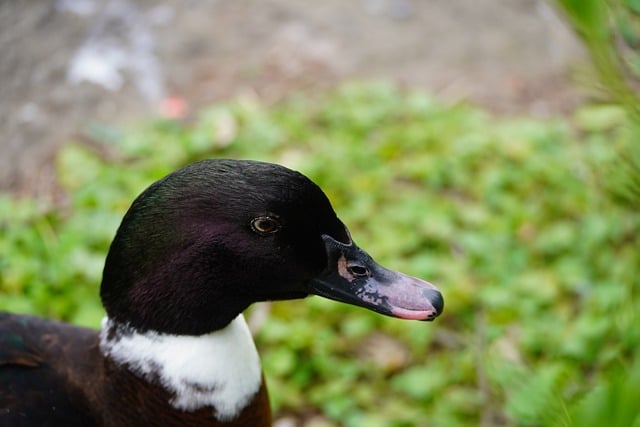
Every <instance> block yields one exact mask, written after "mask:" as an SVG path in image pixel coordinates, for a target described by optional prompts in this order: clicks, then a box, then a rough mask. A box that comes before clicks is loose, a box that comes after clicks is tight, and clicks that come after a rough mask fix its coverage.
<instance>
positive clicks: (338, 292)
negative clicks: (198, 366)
mask: <svg viewBox="0 0 640 427" xmlns="http://www.w3.org/2000/svg"><path fill="white" fill-rule="evenodd" d="M310 294H316V295H321V296H323V297H326V298H330V299H334V300H338V301H342V302H345V303H349V304H354V305H358V306H362V307H365V308H368V309H371V310H374V311H376V312H378V313H382V314H385V315H389V316H394V317H399V318H405V319H418V320H433V319H434V318H435V317H436V316H438V315H439V314H440V313H441V312H442V309H443V299H442V296H441V294H440V292H438V290H437V289H436V288H435V287H434V286H433V285H432V284H430V283H428V282H425V281H423V280H420V279H417V278H414V277H410V276H407V275H404V274H402V273H398V272H395V271H392V270H389V269H386V268H384V267H382V266H380V265H378V264H377V263H376V262H375V261H374V260H373V258H371V257H370V256H369V255H368V254H367V253H366V252H365V251H363V250H362V249H360V248H359V247H358V246H357V245H356V244H355V242H354V241H353V239H352V238H351V235H350V233H349V231H348V230H347V228H346V227H345V226H344V224H343V223H342V222H341V221H340V219H338V217H337V216H336V213H335V212H334V210H333V208H332V207H331V204H330V202H329V200H328V199H327V197H326V196H325V194H324V193H323V192H322V190H320V188H319V187H318V186H317V185H315V184H314V183H313V182H312V181H310V180H309V179H308V178H306V177H305V176H303V175H302V174H300V173H298V172H295V171H292V170H289V169H287V168H285V167H282V166H279V165H275V164H270V163H263V162H256V161H246V160H244V161H241V160H228V159H215V160H204V161H201V162H197V163H194V164H191V165H189V166H186V167H185V168H182V169H180V170H178V171H176V172H174V173H172V174H170V175H168V176H166V177H165V178H163V179H161V180H160V181H157V182H156V183H154V184H152V185H151V186H150V187H149V188H148V189H146V190H145V191H144V192H143V193H142V194H141V195H140V196H139V197H138V198H137V199H136V200H135V201H134V202H133V204H132V206H131V207H130V209H129V211H128V212H127V214H126V215H125V217H124V219H123V221H122V223H121V225H120V227H119V229H118V232H117V233H116V237H115V239H114V240H113V242H112V244H111V247H110V250H109V253H108V255H107V259H106V263H105V267H104V273H103V280H102V285H101V290H100V295H101V298H102V301H103V304H104V306H105V308H106V311H107V314H108V316H109V318H110V319H112V320H115V321H117V322H120V323H123V324H128V325H130V326H131V327H133V328H135V329H136V330H139V331H146V330H155V331H160V332H164V333H171V334H182V335H200V334H204V333H208V332H211V331H214V330H217V329H220V328H223V327H224V326H226V325H227V324H229V322H231V320H233V319H234V318H235V317H236V316H237V315H238V314H239V313H240V312H242V311H243V310H244V309H245V308H247V307H248V306H249V305H250V304H252V303H254V302H258V301H266V300H284V299H293V298H303V297H306V296H308V295H310Z"/></svg>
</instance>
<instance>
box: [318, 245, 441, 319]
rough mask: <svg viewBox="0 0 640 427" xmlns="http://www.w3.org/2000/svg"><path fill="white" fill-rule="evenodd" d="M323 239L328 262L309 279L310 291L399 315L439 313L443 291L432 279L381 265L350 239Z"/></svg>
mask: <svg viewBox="0 0 640 427" xmlns="http://www.w3.org/2000/svg"><path fill="white" fill-rule="evenodd" d="M322 239H323V240H324V244H325V249H326V251H327V260H328V265H327V268H326V269H325V270H324V271H323V272H322V273H320V275H318V276H317V277H316V278H314V279H313V280H311V282H310V290H309V292H310V293H312V294H315V295H320V296H323V297H325V298H329V299H332V300H336V301H340V302H344V303H347V304H353V305H357V306H360V307H364V308H368V309H370V310H373V311H375V312H378V313H380V314H384V315H387V316H392V317H397V318H400V319H412V320H433V319H435V318H436V317H437V316H438V315H440V313H442V309H443V307H444V300H443V299H442V294H440V292H439V291H438V289H437V288H436V287H435V286H433V285H432V284H431V283H429V282H425V281H424V280H420V279H417V278H415V277H411V276H407V275H406V274H402V273H399V272H397V271H393V270H389V269H387V268H384V267H382V266H381V265H379V264H378V263H376V262H375V261H374V260H373V258H371V256H369V254H367V253H366V252H365V251H363V250H362V249H360V248H359V247H358V246H357V245H356V244H355V243H354V242H353V240H352V241H351V242H350V243H349V244H345V243H342V242H339V241H337V240H335V239H333V238H332V237H330V236H328V235H326V234H325V235H323V236H322Z"/></svg>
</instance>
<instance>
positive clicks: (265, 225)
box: [251, 216, 280, 234]
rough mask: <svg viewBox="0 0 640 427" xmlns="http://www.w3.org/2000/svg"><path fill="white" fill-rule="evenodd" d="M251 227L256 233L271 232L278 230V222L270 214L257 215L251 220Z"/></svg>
mask: <svg viewBox="0 0 640 427" xmlns="http://www.w3.org/2000/svg"><path fill="white" fill-rule="evenodd" d="M251 229H252V230H253V231H255V232H256V233H258V234H271V233H275V232H276V231H278V230H280V222H278V220H277V219H276V218H273V217H271V216H259V217H257V218H254V219H253V220H252V221H251Z"/></svg>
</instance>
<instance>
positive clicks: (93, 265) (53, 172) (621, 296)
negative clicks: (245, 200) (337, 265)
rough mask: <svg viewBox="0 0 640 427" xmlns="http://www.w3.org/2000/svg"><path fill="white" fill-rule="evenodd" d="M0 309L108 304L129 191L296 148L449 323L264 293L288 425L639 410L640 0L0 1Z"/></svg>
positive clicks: (71, 310) (302, 162)
mask: <svg viewBox="0 0 640 427" xmlns="http://www.w3.org/2000/svg"><path fill="white" fill-rule="evenodd" d="M0 29H1V30H0V53H1V55H0V82H1V83H0V150H1V153H2V154H1V156H0V309H3V310H9V311H15V312H28V313H34V314H39V315H43V316H47V317H54V318H60V319H63V320H66V321H70V322H73V323H76V324H80V325H86V326H92V327H98V325H99V322H100V319H101V317H102V316H103V311H102V308H101V306H100V302H99V299H98V289H99V283H100V276H101V269H102V266H103V263H104V257H105V255H106V251H107V248H108V245H109V243H110V240H111V238H112V237H113V235H114V233H115V230H116V228H117V226H118V224H119V221H120V219H121V218H122V215H123V214H124V212H125V211H126V209H127V207H128V206H129V204H130V203H131V201H132V200H133V198H134V197H135V196H136V195H137V194H138V193H140V192H141V191H142V190H143V189H144V188H145V187H146V186H148V185H149V184H150V183H151V182H153V181H154V180H156V179H158V178H160V177H162V176H163V175H164V174H166V173H168V172H170V171H172V170H174V169H176V168H178V167H180V166H182V165H184V164H186V163H189V162H192V161H195V160H198V159H201V158H207V157H238V158H255V159H261V160H268V161H274V162H278V163H282V164H285V165H286V166H289V167H292V168H294V169H298V170H300V171H301V172H303V173H305V174H307V175H308V176H309V177H311V178H312V179H313V180H314V181H316V182H317V183H318V184H319V185H320V186H321V187H322V188H323V189H324V190H325V191H326V192H327V194H328V195H329V198H330V199H331V200H332V202H333V204H334V207H335V208H336V211H337V212H338V214H339V216H340V217H341V218H342V220H343V221H344V222H345V223H346V224H347V225H348V226H349V228H350V229H351V231H352V234H353V236H354V238H355V239H356V240H357V241H358V242H359V244H360V245H361V246H362V247H365V248H367V250H368V251H369V252H370V253H371V254H372V255H373V256H374V257H376V259H378V260H379V261H380V262H381V263H382V264H384V265H387V266H389V267H391V268H394V269H398V270H401V271H403V272H406V273H408V274H412V275H415V276H419V277H423V278H425V279H427V280H430V281H432V282H434V283H436V284H437V285H438V287H439V288H440V290H441V291H442V292H443V294H444V296H445V301H446V307H445V313H444V314H443V316H441V317H440V318H439V319H438V320H436V321H435V322H434V323H429V324H425V323H418V322H403V321H399V320H395V319H389V318H381V317H380V316H376V315H375V314H373V313H368V312H366V311H364V310H361V309H358V308H354V307H345V306H341V305H339V304H337V303H334V302H331V301H325V300H322V299H320V298H308V299H306V300H304V301H289V302H279V303H271V304H260V305H256V306H255V307H252V308H251V309H250V311H249V313H247V315H248V316H247V317H248V319H249V321H250V324H251V326H252V329H253V331H254V334H255V337H256V342H257V344H258V348H259V350H260V353H261V355H262V359H263V364H264V368H265V373H266V376H267V380H268V383H269V386H270V391H271V397H272V405H273V409H274V412H275V418H276V425H277V426H278V427H289V426H292V427H296V426H305V427H330V426H374V427H375V426H399V427H400V426H547V425H561V426H590V425H593V426H595V425H602V424H606V425H611V426H625V427H627V426H640V405H638V403H637V402H640V351H639V350H637V348H639V347H638V345H639V344H640V328H638V326H637V325H640V321H639V320H640V319H638V313H640V302H639V301H638V291H639V285H640V283H639V279H638V278H637V277H638V274H637V271H638V267H639V266H640V256H639V254H638V228H639V225H640V218H639V216H638V206H639V203H638V201H639V200H640V197H639V195H640V155H639V154H638V141H639V140H640V139H639V138H638V136H640V131H639V130H638V124H639V123H640V118H639V117H640V116H639V111H640V103H639V102H638V95H637V94H638V87H639V86H638V75H639V72H640V57H639V56H638V50H639V48H640V2H638V1H636V0H609V1H606V2H601V1H598V0H585V1H575V0H557V1H554V0H548V1H542V0H511V1H506V0H483V1H481V2H477V1H471V0H455V1H444V0H432V1H419V0H413V1H412V0H357V1H346V2H340V1H334V0H329V1H325V2H295V1H291V0H268V1H262V2H258V1H249V0H241V1H221V0H220V1H176V0H164V1H161V0H157V1H155V0H55V1H54V0H49V1H45V0H41V1H37V2H35V1H4V2H0Z"/></svg>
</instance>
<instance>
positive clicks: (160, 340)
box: [100, 314, 262, 421]
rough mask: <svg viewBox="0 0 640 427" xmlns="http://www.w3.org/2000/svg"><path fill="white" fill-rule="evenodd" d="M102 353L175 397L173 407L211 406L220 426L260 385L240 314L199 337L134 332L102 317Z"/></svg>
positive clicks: (253, 351)
mask: <svg viewBox="0 0 640 427" xmlns="http://www.w3.org/2000/svg"><path fill="white" fill-rule="evenodd" d="M100 350H101V352H102V354H103V355H104V356H106V357H108V358H110V359H111V360H112V361H113V362H114V363H115V364H116V365H118V366H121V367H124V368H126V369H127V370H129V371H131V372H132V373H134V374H135V375H137V376H139V377H143V378H145V379H147V380H149V381H157V382H158V383H159V385H160V386H161V387H163V388H164V389H165V390H167V391H168V392H170V394H171V395H172V396H173V397H172V399H171V400H170V402H169V403H170V404H171V405H172V406H173V407H174V408H176V409H179V410H183V411H195V410H198V409H201V408H205V407H211V408H213V409H215V416H216V418H217V419H219V420H221V421H224V420H232V419H234V418H235V417H237V416H238V415H239V414H240V413H241V412H242V409H243V408H245V407H246V406H247V405H248V404H249V403H250V402H251V400H252V398H253V397H254V396H255V395H256V393H257V392H258V391H259V390H260V387H261V385H262V370H261V367H260V359H259V356H258V352H257V350H256V347H255V344H254V342H253V339H252V337H251V333H250V331H249V328H248V326H247V323H246V322H245V320H244V317H243V316H242V314H240V315H238V316H237V317H236V318H235V319H233V320H232V321H231V323H229V324H228V325H227V326H226V327H224V328H222V329H219V330H216V331H213V332H210V333H208V334H203V335H171V334H165V333H161V332H156V331H145V332H138V331H136V329H134V328H132V327H131V326H129V325H128V324H122V323H118V322H115V321H112V320H111V319H109V318H108V317H105V319H104V320H103V323H102V330H101V332H100Z"/></svg>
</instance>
